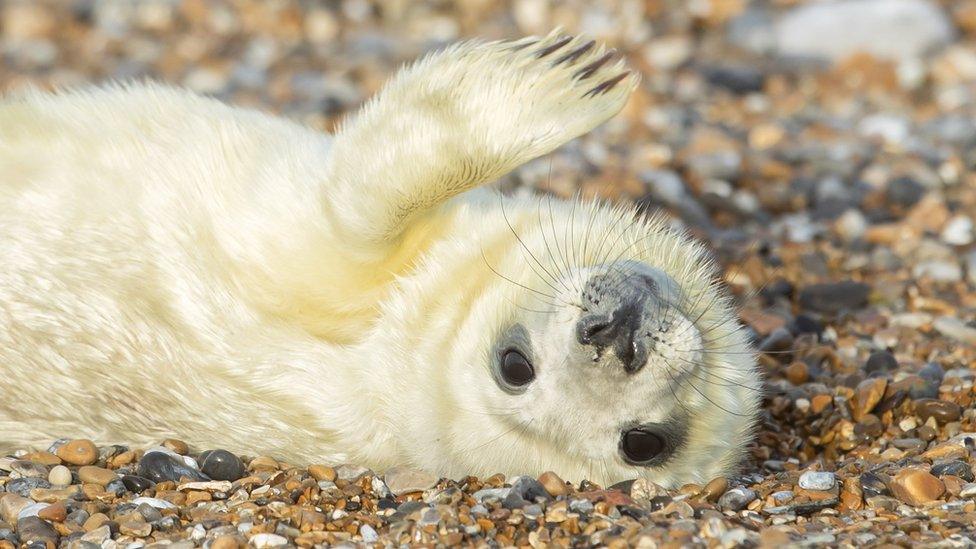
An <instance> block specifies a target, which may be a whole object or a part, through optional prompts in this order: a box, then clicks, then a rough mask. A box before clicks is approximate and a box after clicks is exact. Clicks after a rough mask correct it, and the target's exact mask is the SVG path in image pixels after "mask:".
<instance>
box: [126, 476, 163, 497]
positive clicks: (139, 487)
mask: <svg viewBox="0 0 976 549" xmlns="http://www.w3.org/2000/svg"><path fill="white" fill-rule="evenodd" d="M122 484H123V485H124V486H125V489H126V490H128V491H130V492H135V493H137V494H138V493H140V492H144V491H146V490H148V489H150V488H152V487H153V486H155V485H156V483H155V482H153V481H151V480H149V479H148V478H143V477H137V476H136V475H124V476H123V477H122Z"/></svg>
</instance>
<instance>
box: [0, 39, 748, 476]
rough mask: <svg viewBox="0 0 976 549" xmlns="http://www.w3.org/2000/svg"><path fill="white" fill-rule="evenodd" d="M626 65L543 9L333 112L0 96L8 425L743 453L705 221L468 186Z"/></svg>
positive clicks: (138, 436)
mask: <svg viewBox="0 0 976 549" xmlns="http://www.w3.org/2000/svg"><path fill="white" fill-rule="evenodd" d="M637 84H638V78H637V77H636V76H635V75H634V74H633V73H631V72H629V71H628V70H627V69H626V68H625V67H624V65H623V62H622V61H618V60H615V59H614V55H613V52H610V51H606V50H605V49H604V48H603V47H600V46H598V45H596V44H594V42H592V41H586V40H584V39H581V38H577V37H569V36H562V35H560V34H557V33H554V34H552V35H549V36H547V37H544V38H541V39H538V38H528V39H524V40H518V41H514V42H491V43H483V42H466V43H462V44H458V45H455V46H453V47H449V48H447V49H445V50H444V51H441V52H439V53H435V54H432V55H429V56H427V57H426V58H424V59H422V60H420V61H419V62H417V63H415V64H413V65H411V66H409V67H407V68H404V69H403V70H401V71H400V72H399V73H398V74H397V75H396V76H395V77H393V79H392V80H391V81H390V82H389V83H387V84H386V86H385V88H383V90H382V91H381V92H380V93H379V94H378V95H377V96H376V97H374V98H373V99H372V100H371V101H369V102H368V103H367V104H366V105H365V106H364V107H363V108H362V109H361V110H360V112H359V113H358V115H357V116H355V117H354V118H353V119H351V120H349V121H348V122H347V123H346V124H344V125H343V126H342V127H341V129H340V130H339V131H338V132H337V133H336V135H335V136H334V137H333V136H328V135H324V134H322V133H319V132H315V131H312V130H310V129H307V128H303V127H301V126H299V125H297V124H295V123H292V122H289V121H286V120H283V119H281V118H276V117H272V116H269V115H266V114H261V113H259V112H254V111H250V110H245V109H239V108H232V107H229V106H226V105H224V104H222V103H220V102H218V101H215V100H213V99H209V98H204V97H201V96H198V95H194V94H192V93H188V92H186V91H181V90H176V89H172V88H167V87H164V86H160V85H151V84H149V85H134V84H133V85H111V86H107V87H101V88H92V89H84V90H79V91H70V92H64V93H57V94H44V93H37V92H29V93H26V94H22V95H21V96H18V97H9V98H7V99H6V100H4V101H3V102H2V104H0V211H2V212H3V214H2V216H0V250H2V253H3V268H2V269H0V378H2V379H3V384H2V387H0V391H2V398H0V445H7V446H8V447H13V446H21V445H43V444H46V443H47V442H49V441H50V440H52V439H54V438H57V437H60V436H65V435H67V436H72V437H80V436H87V437H91V438H94V439H96V440H99V441H103V442H120V443H127V444H149V443H151V442H154V441H158V440H159V439H160V438H163V437H166V436H177V437H180V438H183V439H185V440H187V441H188V442H190V443H191V444H193V445H195V446H196V447H198V448H200V449H204V448H212V447H222V448H226V449H229V450H232V451H235V452H238V453H245V452H246V453H255V452H257V453H262V454H269V455H274V456H278V457H280V458H284V459H286V460H288V461H291V462H302V463H307V462H311V461H325V462H354V463H359V464H364V465H368V466H370V467H372V468H373V469H376V470H379V471H382V470H384V469H386V468H388V467H390V466H393V465H406V466H411V467H417V468H422V469H426V470H429V471H432V472H435V473H437V474H440V475H444V476H452V477H460V476H463V475H467V474H475V475H489V474H492V473H496V472H502V473H506V474H538V473H540V472H542V471H545V470H554V471H556V472H557V473H558V474H560V475H561V476H563V477H564V478H566V479H568V480H580V479H583V478H588V479H590V480H594V481H596V482H600V483H604V484H609V483H612V482H616V481H620V480H622V479H627V478H634V477H635V475H641V476H646V477H647V478H649V479H651V480H653V481H655V482H658V483H660V484H663V485H669V486H675V485H680V484H683V483H686V482H701V481H704V480H707V479H710V478H712V477H715V476H717V475H720V474H724V473H727V472H729V471H730V469H731V468H732V467H734V466H735V464H736V463H737V462H738V460H739V459H740V456H741V454H742V452H743V448H744V445H745V444H746V442H747V440H748V439H749V433H750V427H751V425H752V423H753V421H754V418H755V415H756V411H757V407H758V395H757V390H756V389H757V387H758V383H759V381H758V376H757V373H756V369H755V361H754V356H753V354H752V350H751V349H750V347H749V344H748V341H747V337H746V335H745V333H744V332H743V331H742V330H741V329H740V328H739V326H738V324H737V321H736V318H735V315H734V313H733V310H732V306H731V303H730V301H729V299H728V297H726V296H725V295H724V294H723V292H722V291H721V289H720V288H719V287H717V286H716V284H715V282H714V279H715V276H714V275H715V273H714V270H713V267H712V266H711V265H710V264H709V262H708V261H707V259H706V257H705V254H704V252H703V248H702V247H701V246H700V245H699V244H697V243H694V242H692V241H690V240H689V239H688V238H686V237H685V236H683V235H681V234H678V233H676V232H674V231H672V230H670V229H669V228H668V227H667V226H666V225H665V224H664V223H663V222H662V221H660V220H654V219H650V220H649V219H647V218H645V217H643V216H638V215H635V212H634V211H633V209H632V208H630V207H610V206H606V205H601V204H597V203H582V202H580V201H576V200H570V201H559V200H542V199H533V198H512V197H499V196H498V195H496V194H493V193H490V192H485V191H481V192H478V191H476V190H475V189H476V187H479V186H481V185H483V184H485V183H487V182H490V181H491V180H493V179H495V178H497V177H499V176H501V175H503V174H505V173H506V172H508V171H510V170H512V169H513V168H515V167H516V166H518V165H520V164H522V163H524V162H526V161H528V160H530V159H533V158H536V157H538V156H540V155H543V154H545V153H548V152H550V151H552V150H553V149H555V148H556V147H558V146H559V145H561V144H563V143H565V142H567V141H569V140H570V139H573V138H574V137H577V136H579V135H581V134H583V133H585V132H587V131H589V130H591V129H593V128H594V127H596V126H597V125H599V124H601V123H602V122H604V121H605V120H607V119H608V118H610V117H611V116H612V115H614V114H615V113H617V112H618V111H619V110H620V109H621V108H622V107H623V105H624V103H625V101H626V99H627V97H628V95H629V93H630V92H631V91H632V89H633V88H634V87H635V86H636V85H637Z"/></svg>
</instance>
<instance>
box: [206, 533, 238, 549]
mask: <svg viewBox="0 0 976 549" xmlns="http://www.w3.org/2000/svg"><path fill="white" fill-rule="evenodd" d="M238 546H239V544H238V543H237V538H235V537H234V536H217V537H216V538H214V540H213V542H211V543H210V549H236V548H237V547H238Z"/></svg>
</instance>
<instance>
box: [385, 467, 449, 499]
mask: <svg viewBox="0 0 976 549" xmlns="http://www.w3.org/2000/svg"><path fill="white" fill-rule="evenodd" d="M437 480H438V478H437V477H436V476H434V475H431V474H429V473H426V472H424V471H417V470H414V469H408V468H405V467H393V468H390V469H388V470H387V471H386V474H385V475H384V476H383V481H384V482H386V486H387V488H389V489H390V492H392V493H393V495H394V496H401V495H403V494H409V493H411V492H423V491H424V490H427V489H429V488H433V487H434V485H436V484H437Z"/></svg>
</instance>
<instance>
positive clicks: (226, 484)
mask: <svg viewBox="0 0 976 549" xmlns="http://www.w3.org/2000/svg"><path fill="white" fill-rule="evenodd" d="M232 486H233V484H232V483H231V482H230V481H229V480H221V481H209V482H206V481H204V482H186V483H184V484H180V485H179V486H178V487H177V488H176V489H177V490H179V491H181V492H183V491H187V490H202V491H205V492H229V491H230V489H231V487H232Z"/></svg>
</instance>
